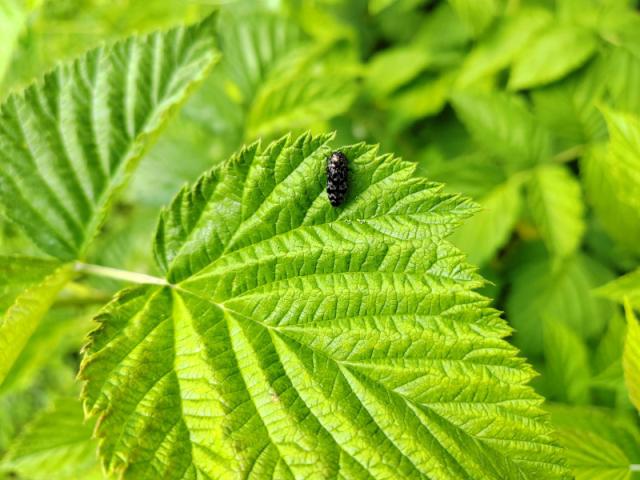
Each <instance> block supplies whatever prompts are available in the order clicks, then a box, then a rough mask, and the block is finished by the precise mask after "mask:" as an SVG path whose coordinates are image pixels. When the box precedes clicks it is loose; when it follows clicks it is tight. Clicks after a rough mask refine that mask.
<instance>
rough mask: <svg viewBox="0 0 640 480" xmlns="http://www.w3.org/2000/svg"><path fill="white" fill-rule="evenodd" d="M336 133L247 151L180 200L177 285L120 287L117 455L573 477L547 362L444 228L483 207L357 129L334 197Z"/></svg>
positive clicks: (184, 473)
mask: <svg viewBox="0 0 640 480" xmlns="http://www.w3.org/2000/svg"><path fill="white" fill-rule="evenodd" d="M330 139H331V137H330V136H326V135H325V136H317V137H313V136H310V135H304V136H302V137H300V138H298V139H292V138H291V137H285V138H283V139H281V140H279V141H276V142H274V143H271V144H270V145H268V146H267V147H266V148H261V147H260V146H259V145H258V144H253V145H251V146H249V147H246V148H244V149H243V150H242V151H241V152H239V153H238V154H237V155H235V156H234V157H233V158H232V159H231V160H230V161H229V162H227V163H225V164H224V165H223V166H221V167H219V168H216V169H214V170H212V171H211V172H209V173H207V174H205V175H204V176H202V177H201V178H200V180H199V181H198V182H196V184H195V185H193V186H192V187H189V188H185V189H183V190H182V191H181V192H180V193H179V194H178V195H177V196H176V198H175V200H174V201H173V203H172V204H171V205H170V206H169V208H167V209H166V210H165V211H164V212H163V214H162V216H161V220H160V223H159V227H158V232H157V237H156V242H155V253H156V258H157V259H158V263H159V265H160V266H161V267H162V269H163V270H164V271H165V272H166V275H167V279H168V281H169V284H168V285H167V286H166V287H158V286H145V287H139V288H135V289H130V290H125V291H123V292H122V293H120V294H119V295H118V296H117V297H116V298H115V300H114V301H113V302H112V303H111V304H110V305H108V306H107V307H106V308H105V309H104V311H103V312H102V314H101V315H99V317H98V321H99V322H100V327H99V329H98V330H96V331H95V332H94V333H93V334H92V336H91V341H90V344H89V345H88V346H87V348H86V353H85V357H84V359H83V364H82V369H81V377H82V378H83V379H84V380H85V386H84V391H83V397H84V400H85V408H86V410H87V411H88V412H89V413H91V414H92V415H94V416H98V417H99V418H100V420H99V422H98V424H99V427H98V435H99V437H100V438H101V455H102V458H103V461H104V465H105V466H106V468H107V470H108V471H109V472H111V473H113V474H115V475H121V476H122V477H123V478H136V479H140V478H148V477H151V476H154V477H155V476H160V477H162V478H166V479H173V478H185V477H186V478H195V477H196V476H204V477H206V476H209V477H212V478H215V477H221V476H222V477H251V478H260V479H267V478H285V479H286V478H300V479H302V478H312V477H314V476H319V477H336V478H337V477H340V478H442V479H447V478H452V479H453V478H467V477H471V478H495V479H503V478H560V477H562V475H563V467H562V466H561V463H562V461H561V459H560V452H559V450H558V449H557V448H556V447H555V446H554V445H553V442H552V439H551V437H550V432H549V430H548V428H547V426H546V424H545V420H544V417H543V416H541V411H540V409H539V408H538V405H539V402H540V399H539V397H537V396H536V394H535V393H534V392H533V391H532V389H531V388H530V387H528V386H527V385H526V382H527V381H528V380H529V379H530V378H531V376H532V374H533V372H532V370H531V368H530V367H528V366H527V365H526V364H525V363H524V362H523V360H521V359H520V358H518V357H517V356H516V353H517V352H516V350H515V349H514V348H513V347H511V346H510V345H509V344H508V343H507V342H506V341H504V340H503V339H502V337H503V336H505V335H507V334H508V333H509V329H508V327H507V325H506V324H505V322H504V321H503V320H501V319H500V318H499V314H498V312H496V311H494V310H492V309H490V308H488V302H489V300H488V299H486V298H485V297H483V296H481V295H480V294H478V293H475V292H474V291H473V289H474V288H476V287H478V286H480V285H481V284H482V280H481V279H480V277H479V276H478V275H477V274H476V273H475V271H474V269H473V268H472V267H471V266H469V265H467V264H465V263H464V262H463V258H464V256H463V254H462V253H461V252H460V251H459V250H457V249H456V248H454V247H453V246H452V245H451V244H449V243H448V242H447V240H445V237H446V236H447V235H448V234H450V233H451V231H452V230H453V229H454V228H455V227H456V226H457V225H458V224H459V223H460V222H461V220H462V218H464V217H465V216H468V215H469V214H470V213H471V212H472V211H473V209H474V206H473V204H471V203H470V202H469V201H468V200H466V199H464V198H460V197H459V196H456V195H451V194H445V193H443V192H442V190H441V186H439V185H437V184H433V183H430V182H428V181H426V180H424V179H421V178H415V177H412V174H413V170H414V168H415V166H414V165H413V164H411V163H409V162H405V161H401V160H399V159H397V158H394V157H393V156H391V155H383V156H379V155H378V154H377V149H376V147H371V146H366V145H364V144H358V145H354V146H346V147H341V150H342V151H343V152H344V153H345V154H346V155H347V157H348V158H349V162H350V178H351V182H350V185H349V192H348V195H347V198H346V200H345V202H344V204H343V205H342V206H340V207H338V208H333V207H331V205H330V204H329V203H328V201H327V198H326V193H325V181H324V170H325V162H326V158H327V156H328V155H329V153H330V152H331V150H332V148H331V147H330V146H329V145H328V142H329V141H330ZM151 412H153V413H151ZM516 437H517V438H519V439H520V440H521V441H519V442H513V441H512V439H513V438H516Z"/></svg>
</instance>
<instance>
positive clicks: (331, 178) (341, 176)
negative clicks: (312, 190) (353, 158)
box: [327, 151, 349, 207]
mask: <svg viewBox="0 0 640 480" xmlns="http://www.w3.org/2000/svg"><path fill="white" fill-rule="evenodd" d="M348 175H349V160H347V156H346V155H345V154H344V153H342V152H340V151H337V152H333V153H332V154H331V156H330V157H329V158H328V159H327V197H329V203H331V205H333V206H334V207H337V206H338V205H340V204H341V203H342V202H343V201H344V197H345V195H346V193H347V178H348Z"/></svg>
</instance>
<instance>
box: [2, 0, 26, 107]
mask: <svg viewBox="0 0 640 480" xmlns="http://www.w3.org/2000/svg"><path fill="white" fill-rule="evenodd" d="M25 17H26V12H25V11H24V10H23V8H22V6H21V2H20V0H5V1H3V2H2V3H1V4H0V45H2V48H1V49H0V86H2V80H3V79H4V75H5V72H6V71H7V67H8V66H9V62H10V61H11V56H12V55H13V51H14V47H15V45H16V42H17V40H18V36H19V35H20V31H21V30H22V27H23V25H24V23H25V20H26V18H25ZM2 96H3V95H2V91H1V90H0V98H2Z"/></svg>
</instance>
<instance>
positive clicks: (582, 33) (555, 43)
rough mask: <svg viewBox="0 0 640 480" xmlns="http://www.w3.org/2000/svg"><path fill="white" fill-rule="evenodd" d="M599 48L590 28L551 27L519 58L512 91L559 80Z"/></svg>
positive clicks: (525, 49)
mask: <svg viewBox="0 0 640 480" xmlns="http://www.w3.org/2000/svg"><path fill="white" fill-rule="evenodd" d="M597 46H598V42H597V39H596V37H595V35H594V34H593V32H591V31H590V30H588V29H586V28H583V27H579V26H575V25H564V24H556V25H553V26H550V27H549V28H547V29H546V30H544V31H543V32H541V33H540V34H539V35H536V37H535V39H533V40H532V41H531V42H530V43H529V44H528V45H527V46H526V47H525V48H523V49H522V50H521V51H520V53H519V54H518V56H517V59H516V61H515V63H514V65H513V68H512V69H511V76H510V77H509V88H511V89H513V90H522V89H527V88H532V87H537V86H540V85H545V84H547V83H551V82H554V81H556V80H559V79H561V78H562V77H564V76H565V75H567V74H568V73H571V72H572V71H574V70H575V69H576V68H578V67H579V66H580V65H583V64H584V63H585V62H586V61H587V60H589V58H591V56H592V55H593V54H594V53H595V51H596V48H597Z"/></svg>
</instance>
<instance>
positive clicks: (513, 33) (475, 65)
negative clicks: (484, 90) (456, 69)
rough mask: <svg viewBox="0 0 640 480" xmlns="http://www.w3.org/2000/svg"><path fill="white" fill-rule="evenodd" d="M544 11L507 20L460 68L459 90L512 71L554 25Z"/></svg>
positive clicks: (520, 13) (530, 11)
mask: <svg viewBox="0 0 640 480" xmlns="http://www.w3.org/2000/svg"><path fill="white" fill-rule="evenodd" d="M551 18H552V16H551V14H550V13H549V12H548V11H547V10H543V9H530V8H524V9H520V10H518V12H517V13H516V14H515V15H514V16H513V17H505V18H504V19H503V21H502V22H501V23H500V26H499V27H498V28H496V29H493V30H491V31H490V32H488V34H487V36H486V37H485V38H483V39H482V40H481V41H480V42H479V43H478V45H477V46H476V47H474V49H473V50H472V51H471V53H469V55H467V57H466V58H465V61H464V63H463V65H462V67H461V68H460V73H459V77H458V79H457V86H458V87H461V88H464V87H467V86H469V85H472V84H474V83H476V82H478V81H479V80H482V79H484V78H485V77H487V76H489V75H493V74H495V73H497V72H499V71H500V70H502V69H504V68H506V67H508V66H509V65H510V64H511V62H512V61H513V58H514V57H515V56H516V55H517V54H518V52H519V51H520V50H521V49H522V48H523V47H524V46H525V45H526V44H527V43H528V42H529V40H530V39H531V38H532V37H533V36H534V35H536V34H537V33H538V32H539V31H540V30H541V29H542V28H544V27H545V26H546V25H547V24H548V23H549V22H550V21H551Z"/></svg>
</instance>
